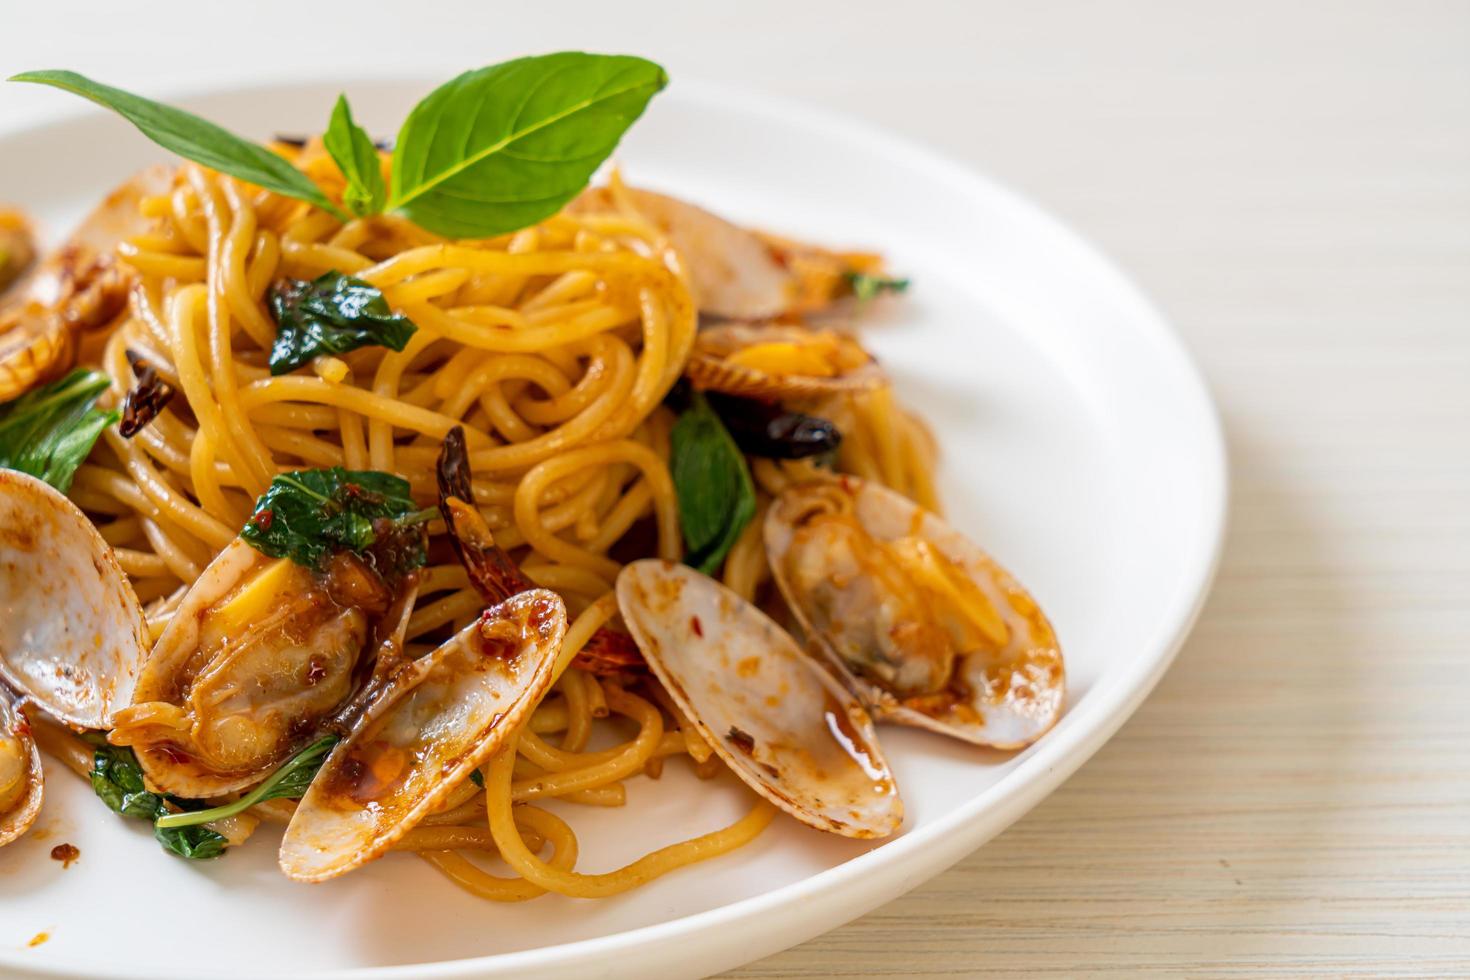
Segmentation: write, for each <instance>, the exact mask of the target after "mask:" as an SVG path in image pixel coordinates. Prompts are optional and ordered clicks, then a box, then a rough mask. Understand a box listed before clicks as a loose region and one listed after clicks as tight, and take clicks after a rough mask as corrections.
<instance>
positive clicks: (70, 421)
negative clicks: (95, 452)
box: [0, 368, 121, 493]
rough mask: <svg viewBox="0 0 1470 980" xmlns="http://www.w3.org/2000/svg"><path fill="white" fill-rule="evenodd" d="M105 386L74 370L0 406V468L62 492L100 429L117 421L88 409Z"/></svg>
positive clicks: (98, 376)
mask: <svg viewBox="0 0 1470 980" xmlns="http://www.w3.org/2000/svg"><path fill="white" fill-rule="evenodd" d="M111 383H112V379H110V378H109V377H108V376H107V375H105V374H103V373H102V372H101V371H92V370H88V369H86V368H77V369H76V370H75V371H73V372H72V373H71V374H68V375H67V376H66V377H64V378H62V379H61V380H60V381H53V382H52V383H51V384H49V385H45V386H44V387H41V388H37V389H35V390H34V391H28V392H26V393H25V394H24V395H21V396H20V397H19V398H17V399H15V400H14V401H11V402H7V403H5V404H4V405H0V466H3V467H5V468H6V469H11V470H20V471H21V472H22V473H29V474H30V475H31V476H34V477H39V478H40V479H42V480H45V481H46V482H47V483H49V484H51V485H52V486H53V487H55V488H56V489H58V490H60V491H61V492H62V493H66V491H67V490H68V489H70V487H71V481H72V477H74V476H75V475H76V472H77V467H78V466H81V465H82V461H83V460H85V459H86V458H87V454H88V453H90V452H91V451H92V446H93V445H95V444H96V442H97V437H98V436H100V435H101V434H102V430H103V429H105V428H107V427H108V426H109V425H111V424H112V423H114V422H116V421H117V420H118V419H119V418H120V417H121V416H120V415H119V413H117V412H115V411H103V410H101V409H99V408H94V407H93V405H94V404H95V403H96V401H97V398H98V396H100V395H101V394H102V393H103V392H104V391H106V390H107V386H108V385H110V384H111Z"/></svg>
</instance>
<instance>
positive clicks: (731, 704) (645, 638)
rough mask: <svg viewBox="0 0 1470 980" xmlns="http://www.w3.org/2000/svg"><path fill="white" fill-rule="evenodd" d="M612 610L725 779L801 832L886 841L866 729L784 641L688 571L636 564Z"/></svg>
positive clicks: (894, 817)
mask: <svg viewBox="0 0 1470 980" xmlns="http://www.w3.org/2000/svg"><path fill="white" fill-rule="evenodd" d="M617 593H618V606H619V608H620V610H621V611H622V614H623V620H624V621H625V622H626V623H627V625H628V629H629V630H630V631H631V632H632V634H633V638H634V639H635V640H637V642H638V646H639V648H640V649H641V650H642V651H643V655H644V656H645V657H646V658H647V660H648V665H649V667H650V668H652V670H653V672H654V673H655V674H656V675H657V676H658V679H659V680H660V681H661V682H662V683H663V685H664V687H665V688H667V689H668V691H669V694H670V695H671V696H672V697H673V698H674V700H675V701H676V702H678V704H679V707H680V708H682V709H683V710H684V712H685V713H686V714H687V715H688V716H689V717H690V718H691V719H692V720H693V721H694V723H695V724H696V725H697V726H698V728H699V731H700V734H701V735H703V736H704V738H705V740H706V741H708V742H709V744H710V745H711V747H713V748H714V750H715V752H717V753H718V754H719V756H720V758H721V759H723V760H724V761H725V764H726V765H728V766H729V767H730V768H731V770H732V771H734V773H735V774H736V775H737V776H739V777H740V778H741V779H742V780H744V781H745V782H746V783H747V784H748V785H749V786H750V787H751V788H752V789H754V790H755V791H756V792H757V793H759V794H761V795H762V796H764V797H765V798H766V799H768V800H770V801H771V802H772V803H774V804H776V805H777V806H779V807H780V808H781V809H783V810H785V811H786V812H787V813H789V814H791V815H792V816H794V817H795V818H796V819H798V820H800V821H801V822H802V823H805V824H808V825H809V826H812V827H815V828H817V829H818V830H825V831H828V832H830V833H834V834H841V835H843V836H846V837H858V838H875V837H886V836H888V835H889V834H891V833H893V832H894V831H895V830H897V829H898V827H899V825H900V824H901V823H902V822H903V803H902V801H901V800H900V799H899V795H898V789H897V786H896V783H895V782H894V778H893V773H892V771H891V770H890V769H889V768H888V763H887V761H886V760H885V759H884V758H883V753H882V751H881V750H880V749H879V747H878V740H877V736H876V733H875V732H874V729H873V723H872V720H871V719H870V718H869V717H868V714H867V712H866V711H864V710H863V707H862V705H861V704H860V703H858V701H857V700H856V699H855V698H853V697H852V695H851V694H849V693H848V692H847V691H846V690H844V689H843V687H842V685H840V684H838V683H837V682H836V681H834V680H833V679H832V678H831V676H829V675H828V674H827V673H826V671H824V670H823V669H821V668H820V667H818V666H816V665H815V664H813V663H812V662H811V661H810V660H808V659H807V658H806V657H805V656H804V655H803V654H802V653H801V651H800V649H799V648H798V647H797V645H796V641H795V640H793V639H792V638H791V637H790V635H788V634H787V633H786V632H785V631H783V630H782V629H781V628H780V627H779V626H777V625H776V624H775V623H774V622H773V621H772V620H771V619H770V618H769V617H768V616H766V615H765V614H764V613H762V612H761V611H760V610H759V609H757V608H756V607H755V606H753V605H751V604H750V603H748V602H746V601H745V600H744V599H742V598H741V597H740V596H738V595H736V594H735V593H734V592H732V591H730V590H729V589H727V588H725V587H724V586H723V585H721V584H719V583H718V582H716V581H714V580H713V579H710V578H708V577H707V576H704V575H701V574H700V573H699V572H697V571H695V570H694V569H692V568H689V567H688V566H686V565H676V564H674V563H672V562H666V561H661V560H658V559H646V560H644V561H636V562H633V563H632V564H631V565H629V566H627V567H626V568H624V569H623V571H622V573H621V574H620V575H619V576H618V581H617Z"/></svg>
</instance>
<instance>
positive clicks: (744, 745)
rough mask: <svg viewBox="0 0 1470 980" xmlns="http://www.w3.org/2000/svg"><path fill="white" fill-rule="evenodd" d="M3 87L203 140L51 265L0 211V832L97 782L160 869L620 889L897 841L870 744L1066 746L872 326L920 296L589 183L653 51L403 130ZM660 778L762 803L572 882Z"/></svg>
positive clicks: (109, 91)
mask: <svg viewBox="0 0 1470 980" xmlns="http://www.w3.org/2000/svg"><path fill="white" fill-rule="evenodd" d="M12 81H21V82H30V83H36V84H45V85H49V86H52V87H55V88H58V89H61V90H64V91H67V92H71V93H73V94H76V95H81V96H83V97H85V98H88V99H90V100H92V101H93V102H95V103H98V104H99V105H101V106H103V107H105V108H108V109H111V110H112V111H114V112H116V113H118V114H119V115H121V116H122V117H124V118H125V119H126V120H128V121H129V122H131V123H132V124H133V125H134V126H136V127H137V129H138V130H139V131H140V132H141V133H142V134H143V135H144V136H146V137H148V138H150V139H152V140H153V141H154V142H156V143H158V144H160V145H161V146H163V147H164V148H166V149H167V150H169V151H171V153H172V154H174V156H175V158H176V159H174V161H173V162H171V163H169V164H165V165H159V166H156V167H154V168H151V169H148V170H145V171H143V172H141V173H137V174H132V175H127V174H118V175H117V176H118V179H119V180H120V181H121V182H120V183H119V184H118V185H117V186H116V188H115V189H114V190H112V191H111V192H110V193H108V194H107V195H106V197H105V198H103V199H102V200H101V201H99V202H98V203H97V205H96V208H95V210H94V211H93V212H92V213H91V214H90V216H88V217H87V218H86V219H85V220H84V221H83V222H82V224H81V225H80V226H79V227H78V228H76V229H75V230H73V231H72V232H71V233H70V235H69V236H68V237H66V238H65V240H64V241H63V242H62V243H61V244H60V246H59V247H57V248H55V249H52V250H49V251H48V250H44V249H42V248H41V247H40V246H39V245H38V244H37V242H38V239H37V230H36V229H35V228H34V227H33V224H32V222H31V221H30V220H29V219H28V217H27V216H26V214H25V212H24V210H23V207H24V202H23V201H17V202H14V204H15V206H10V205H5V206H0V845H4V844H8V843H10V842H11V841H14V840H16V839H17V838H19V837H20V836H21V835H24V834H25V833H26V832H27V830H28V829H29V828H30V827H31V826H32V824H33V823H34V821H35V819H36V816H37V813H38V811H39V810H40V808H41V807H42V805H43V799H44V794H45V784H46V780H48V779H68V778H73V777H71V776H68V775H66V774H65V773H64V772H63V770H65V769H71V770H73V771H74V772H75V773H76V775H77V776H80V777H81V778H82V779H84V780H86V781H88V782H89V783H90V785H91V787H92V789H93V790H94V791H95V793H96V796H97V801H96V805H97V806H98V807H99V808H107V809H110V810H111V811H113V813H115V814H116V815H117V817H116V818H117V819H127V820H135V821H139V822H140V824H139V825H140V826H141V825H142V823H143V822H146V824H147V825H149V826H151V828H152V830H153V834H154V836H155V837H156V839H157V841H158V843H159V845H161V848H162V849H163V851H165V852H166V854H167V855H170V856H171V857H170V856H160V857H159V860H170V859H175V860H177V859H182V860H209V859H218V858H221V857H222V856H223V859H224V860H226V861H227V860H228V857H227V852H228V851H229V850H231V849H232V848H235V847H242V846H249V847H262V846H270V847H275V846H278V847H279V853H280V867H281V870H282V871H283V872H284V874H285V875H287V876H288V877H289V878H291V879H294V880H296V881H301V882H318V881H324V880H327V879H331V878H334V877H337V876H340V875H343V874H346V873H347V872H349V871H353V870H355V869H357V868H360V867H362V866H363V865H365V864H368V863H370V862H372V861H374V860H376V859H378V858H380V857H384V856H385V855H387V854H388V853H389V852H392V851H397V852H407V853H408V854H410V855H416V856H417V857H418V858H420V859H422V860H424V861H427V862H429V863H430V864H432V865H433V866H434V867H435V868H436V869H438V870H439V871H440V872H442V873H443V875H444V876H445V877H446V878H448V879H449V880H450V881H451V882H453V883H454V884H455V885H458V886H459V887H461V888H463V889H466V890H467V891H469V892H471V893H473V894H475V895H479V896H482V897H484V898H487V899H491V900H494V901H524V900H528V899H532V898H535V897H536V896H539V895H542V894H545V893H546V892H554V893H558V894H562V895H569V896H577V897H584V898H596V897H604V896H610V895H615V894H618V893H620V892H623V891H626V890H628V889H630V888H633V887H636V886H638V885H640V884H642V883H644V882H647V881H649V880H651V879H653V878H655V877H657V876H659V875H663V874H666V873H668V872H671V871H674V870H676V869H679V868H681V867H684V866H686V865H690V864H693V863H696V862H699V861H704V860H708V859H712V858H717V857H718V856H720V855H723V854H726V853H727V852H730V851H733V850H735V849H737V848H739V847H740V846H741V845H742V844H745V843H747V842H749V841H751V840H752V839H754V838H755V837H756V836H757V835H759V834H760V833H761V831H762V830H763V829H764V828H765V827H766V826H767V825H768V824H769V823H770V822H771V821H772V820H774V819H795V820H798V821H800V822H802V823H804V824H806V825H808V826H810V827H812V828H815V829H816V830H819V831H824V832H827V833H832V834H840V835H844V836H847V837H853V838H862V839H879V838H885V837H888V836H889V835H893V834H896V833H899V832H901V828H902V824H903V803H902V785H901V783H900V781H899V779H898V778H897V777H896V776H895V774H894V771H893V769H892V768H891V767H890V765H889V762H888V761H887V759H886V758H885V756H884V752H883V747H882V744H881V742H882V739H881V734H880V732H881V726H884V725H889V724H892V725H907V726H917V727H919V728H923V729H927V730H929V732H931V733H932V737H933V738H934V739H942V738H950V739H958V740H961V741H963V742H966V743H971V744H972V745H974V746H989V747H992V748H998V749H1017V748H1021V747H1023V746H1026V745H1028V744H1030V743H1031V742H1033V741H1034V740H1036V739H1037V738H1040V737H1041V736H1042V735H1044V734H1045V733H1046V732H1047V730H1048V729H1049V728H1050V727H1051V726H1052V725H1053V724H1054V723H1055V721H1056V719H1057V717H1058V715H1059V714H1060V712H1061V710H1062V706H1063V701H1064V686H1065V680H1064V668H1063V661H1062V654H1061V651H1060V649H1059V646H1058V643H1057V639H1056V637H1055V635H1054V633H1053V630H1052V628H1051V626H1050V624H1049V623H1048V621H1047V619H1046V616H1045V615H1044V614H1043V612H1042V611H1041V608H1040V606H1039V605H1038V603H1037V602H1036V600H1035V599H1034V598H1033V597H1032V596H1031V595H1030V594H1029V593H1028V592H1027V591H1026V590H1025V589H1024V588H1023V587H1022V586H1021V585H1020V584H1019V583H1018V582H1017V581H1016V580H1015V579H1014V578H1013V577H1012V576H1011V575H1010V574H1009V573H1008V572H1007V571H1006V570H1005V569H1004V568H1003V567H1001V565H999V564H998V563H997V562H996V561H995V560H994V559H992V558H991V557H990V556H989V555H988V554H987V553H986V552H985V551H983V550H982V549H981V548H980V547H979V546H978V545H977V544H976V543H974V542H973V541H972V540H971V539H970V538H969V537H967V536H966V535H965V534H963V533H962V532H960V531H959V530H956V529H955V528H953V527H951V526H950V525H949V524H948V523H946V522H945V520H944V518H943V517H942V516H941V515H942V509H941V504H940V501H939V500H937V499H936V496H935V489H934V478H933V476H934V468H935V465H936V457H937V452H936V441H935V436H934V434H933V433H931V431H930V430H929V429H928V428H927V427H926V425H925V424H924V422H923V421H922V420H921V419H920V418H918V417H916V416H915V415H914V414H912V413H911V412H909V411H908V410H906V409H905V408H904V406H903V405H902V404H900V403H899V401H898V400H897V398H896V397H895V394H894V391H893V389H892V386H891V384H890V382H889V379H888V376H887V375H886V374H885V371H884V368H883V365H882V364H881V363H879V362H878V361H877V360H876V359H875V358H874V357H873V356H872V355H871V354H870V353H869V352H868V351H867V350H866V349H865V348H864V346H863V344H862V342H861V340H860V337H859V334H858V333H857V327H858V326H859V325H860V324H861V322H862V320H863V319H864V317H865V315H866V314H868V313H869V312H870V311H872V310H873V309H874V308H877V307H880V306H883V305H894V306H896V305H897V304H901V303H902V296H901V294H902V293H903V292H904V291H905V289H906V288H907V287H908V286H909V282H908V280H907V279H904V278H899V277H897V276H895V275H894V274H893V273H892V272H890V270H889V269H888V268H887V267H886V265H885V263H884V260H883V258H882V257H881V256H880V255H879V254H876V253H873V252H867V251H858V250H844V249H839V248H835V247H827V246H823V245H816V244H810V243H808V242H806V241H801V240H795V239H791V238H786V237H781V236H779V235H777V234H774V233H772V232H770V231H767V230H755V229H749V228H746V227H742V226H740V225H737V224H734V223H731V222H730V221H728V220H726V219H725V218H724V217H721V216H720V215H719V214H718V211H719V210H720V202H719V201H709V200H705V201H700V202H699V203H698V204H694V203H690V202H687V201H684V200H680V199H678V198H676V197H673V196H669V195H667V194H664V193H661V192H660V191H659V190H657V189H655V188H647V187H642V186H639V185H638V182H637V180H636V174H633V173H629V174H627V175H626V177H627V179H626V180H625V177H624V175H623V174H622V173H620V172H619V171H618V170H615V169H611V168H610V167H604V164H605V163H606V162H607V161H608V160H609V158H610V157H611V155H612V153H613V151H614V150H615V148H616V147H617V145H618V142H619V140H620V139H621V137H622V136H623V134H624V133H625V132H626V130H627V129H628V128H629V127H630V126H631V125H633V124H634V123H635V122H636V120H637V119H638V117H639V116H640V115H641V114H642V113H643V112H644V110H645V108H646V107H647V106H648V105H649V103H650V101H651V100H652V99H653V98H654V96H656V95H657V93H658V92H659V91H660V90H662V89H663V88H664V87H665V85H666V84H667V82H668V79H667V76H666V75H665V73H664V71H663V69H661V68H660V67H659V66H658V65H655V64H653V63H651V62H649V61H646V60H644V59H641V58H636V57H631V56H612V55H593V54H585V53H581V52H563V53H559V54H551V55H544V56H537V57H528V58H521V59H517V60H514V61H509V62H505V63H502V64H498V65H493V66H490V67H487V68H482V69H478V70H475V71H470V72H466V73H465V74H462V75H460V76H459V77H457V78H455V79H453V80H452V81H450V82H448V83H446V84H445V85H443V86H441V87H440V88H438V89H436V90H434V91H433V92H431V93H430V94H429V95H427V96H426V97H425V98H424V99H423V101H422V102H420V103H419V104H418V105H417V106H416V107H415V108H414V109H413V110H412V112H411V113H410V114H409V116H408V117H407V119H406V120H404V122H403V123H402V126H401V127H400V129H399V130H398V132H397V134H396V136H394V137H393V138H392V139H391V140H380V139H377V138H375V137H378V136H381V135H386V134H370V133H368V132H367V131H365V130H364V129H363V128H362V127H361V126H359V125H358V123H357V122H356V121H355V120H354V118H353V115H352V110H351V107H350V105H349V103H348V101H347V99H346V97H345V96H344V97H342V98H341V99H339V100H338V102H337V104H336V106H335V107H334V108H332V109H331V111H330V113H329V114H328V113H327V112H326V109H327V108H328V107H325V106H324V107H323V110H324V116H325V117H326V124H325V126H324V128H323V130H322V132H321V133H320V134H319V135H313V134H277V135H276V136H274V138H272V139H270V140H269V141H267V142H264V143H255V142H251V141H249V140H246V139H244V138H243V137H241V136H237V135H235V134H233V133H231V132H229V131H227V130H225V129H222V128H220V127H219V126H217V125H215V124H213V123H211V122H208V121H206V120H204V119H201V118H199V117H197V116H194V115H192V114H190V113H187V112H184V111H182V110H179V109H176V108H172V107H170V106H167V105H163V104H160V103H157V102H153V101H151V100H148V99H145V98H142V97H140V96H137V95H133V94H131V93H128V92H125V91H122V90H120V89H116V88H112V87H109V86H107V85H104V84H101V83H99V82H96V81H94V80H92V79H89V78H86V77H84V76H82V75H78V74H76V73H73V72H69V71H36V72H27V73H25V74H23V75H18V76H16V77H15V78H14V79H12ZM7 192H13V193H19V194H22V195H23V193H24V189H23V188H7ZM905 271H911V270H905ZM976 754H977V758H978V756H979V755H980V753H979V752H978V751H977V753H976ZM43 760H44V761H43ZM667 766H688V767H691V768H692V770H693V772H694V773H696V774H697V775H699V776H700V777H702V778H704V779H711V778H713V777H715V776H717V775H720V774H722V773H723V772H724V771H725V770H728V771H729V773H731V774H733V776H734V777H735V778H737V779H738V780H739V781H740V783H736V784H734V785H740V784H741V783H743V784H744V786H746V787H748V789H749V793H748V796H749V803H748V808H747V810H746V812H745V814H744V815H743V816H741V817H740V818H739V819H738V820H736V821H735V822H734V823H732V824H730V825H729V826H725V827H719V828H708V827H685V826H679V825H677V824H675V825H670V826H668V827H667V828H666V833H665V836H666V838H667V840H668V842H669V843H668V844H667V845H666V846H664V847H662V848H660V849H658V850H655V851H653V852H652V853H649V854H647V855H645V856H643V857H640V858H639V859H637V860H635V861H633V862H632V863H631V864H628V865H627V866H625V867H623V868H620V869H617V870H614V871H611V872H607V873H589V872H587V871H585V870H579V868H578V864H579V853H578V840H577V833H576V829H577V825H578V821H579V820H585V819H588V817H589V815H590V814H593V813H595V808H597V807H617V806H623V805H625V804H627V802H628V801H627V793H628V785H629V782H630V781H632V780H638V779H652V780H656V779H659V778H660V777H661V775H662V774H663V771H664V769H665V768H666V767H667ZM691 785H692V786H694V787H695V788H694V790H693V791H694V792H698V791H699V787H701V786H705V785H707V784H705V783H701V782H693V781H691ZM590 808H591V809H590ZM252 838H258V839H254V840H252ZM150 847H151V845H150ZM390 860H409V858H408V857H404V856H399V857H395V858H390Z"/></svg>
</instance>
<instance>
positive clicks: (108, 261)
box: [0, 166, 174, 402]
mask: <svg viewBox="0 0 1470 980" xmlns="http://www.w3.org/2000/svg"><path fill="white" fill-rule="evenodd" d="M173 173H174V171H173V169H172V168H169V167H161V166H160V167H150V168H149V169H147V170H143V171H141V172H139V173H137V174H135V175H134V176H133V177H131V178H130V179H129V180H127V181H125V182H124V183H123V184H122V185H120V186H119V187H117V188H115V189H114V190H113V191H112V193H110V194H109V195H108V196H107V198H106V199H105V200H104V201H103V202H102V204H101V205H99V206H98V207H97V208H96V210H94V211H93V212H92V213H91V214H90V215H88V216H87V218H86V219H85V220H84V221H83V222H82V223H81V224H80V225H79V226H78V227H77V228H76V230H75V231H73V232H72V234H71V235H70V236H69V237H68V238H67V240H66V241H65V242H64V243H63V244H62V246H61V247H60V248H58V249H57V250H56V251H55V252H53V253H52V254H50V255H49V256H47V257H46V258H45V259H44V260H42V261H41V262H39V263H36V264H34V265H33V266H31V268H30V271H29V272H28V273H27V274H25V275H23V276H21V277H20V279H19V280H18V281H16V282H14V283H13V285H12V286H11V288H10V289H9V291H8V292H7V294H6V302H5V303H4V304H3V308H0V402H3V401H9V400H11V399H13V398H17V397H19V396H20V395H22V394H24V393H25V392H26V391H27V390H28V389H29V388H31V387H33V386H35V385H37V384H40V383H42V382H45V381H50V380H51V379H53V378H56V377H58V376H59V375H61V374H62V373H63V372H65V371H66V369H67V368H69V367H71V365H72V362H73V361H74V360H75V357H76V349H77V337H78V335H79V334H81V333H84V332H86V331H89V330H96V329H99V328H102V327H105V326H107V325H108V324H110V323H112V322H113V321H114V320H115V319H116V318H117V316H118V314H119V313H121V312H122V311H123V309H124V307H125V306H126V305H127V297H128V288H129V284H130V281H131V277H130V276H129V275H128V273H127V272H125V271H124V270H123V268H122V267H121V265H119V264H118V262H117V259H116V257H115V256H114V254H113V252H114V250H115V249H116V247H117V245H118V243H119V242H121V241H122V240H123V239H124V238H127V237H129V236H131V235H136V234H140V233H142V232H144V231H146V230H147V227H148V223H149V219H148V218H147V217H145V216H144V215H143V214H142V212H141V203H142V201H143V199H144V198H145V197H148V196H152V195H157V194H162V193H165V192H166V191H167V190H168V188H169V187H170V185H171V184H172V182H173ZM0 217H3V216H0ZM8 223H9V224H12V225H13V224H14V222H13V221H12V222H8ZM5 224H6V222H0V231H3V228H4V226H5ZM0 244H3V243H0Z"/></svg>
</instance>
